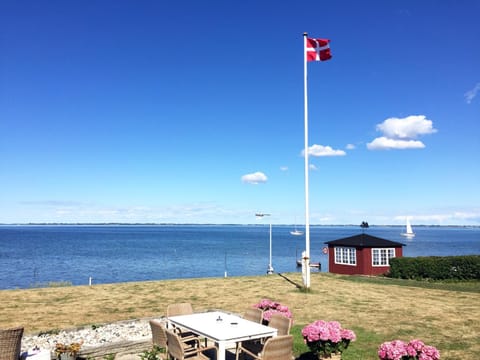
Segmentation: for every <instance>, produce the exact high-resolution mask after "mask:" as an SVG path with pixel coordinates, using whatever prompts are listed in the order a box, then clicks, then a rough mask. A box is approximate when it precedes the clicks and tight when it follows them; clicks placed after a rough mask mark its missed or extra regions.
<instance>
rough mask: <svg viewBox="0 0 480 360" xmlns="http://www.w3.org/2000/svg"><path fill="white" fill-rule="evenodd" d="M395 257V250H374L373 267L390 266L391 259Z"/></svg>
mask: <svg viewBox="0 0 480 360" xmlns="http://www.w3.org/2000/svg"><path fill="white" fill-rule="evenodd" d="M394 257H395V249H394V248H386V249H372V265H373V266H390V259H391V258H394Z"/></svg>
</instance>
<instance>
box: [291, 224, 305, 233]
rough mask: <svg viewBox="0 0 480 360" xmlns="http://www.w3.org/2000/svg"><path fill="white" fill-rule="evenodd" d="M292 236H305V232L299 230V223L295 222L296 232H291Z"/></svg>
mask: <svg viewBox="0 0 480 360" xmlns="http://www.w3.org/2000/svg"><path fill="white" fill-rule="evenodd" d="M290 234H291V235H294V236H300V235H303V231H302V230H298V229H297V222H296V221H295V230H292V231H290Z"/></svg>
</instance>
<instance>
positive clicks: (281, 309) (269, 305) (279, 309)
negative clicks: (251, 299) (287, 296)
mask: <svg viewBox="0 0 480 360" xmlns="http://www.w3.org/2000/svg"><path fill="white" fill-rule="evenodd" d="M253 307H256V308H259V309H262V310H263V321H264V323H265V324H268V322H269V321H270V319H271V317H272V315H273V314H275V313H279V314H282V315H283V316H285V317H287V318H289V319H291V318H292V313H291V311H290V309H289V308H288V306H285V305H282V304H280V303H279V302H276V301H273V300H269V299H263V300H261V301H260V302H259V303H257V304H254V305H253Z"/></svg>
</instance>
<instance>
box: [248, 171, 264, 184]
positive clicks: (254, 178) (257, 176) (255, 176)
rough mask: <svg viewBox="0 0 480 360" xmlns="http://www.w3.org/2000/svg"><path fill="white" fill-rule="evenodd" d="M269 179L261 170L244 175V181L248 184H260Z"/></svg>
mask: <svg viewBox="0 0 480 360" xmlns="http://www.w3.org/2000/svg"><path fill="white" fill-rule="evenodd" d="M267 180H268V178H267V176H266V175H265V174H264V173H262V172H260V171H257V172H254V173H252V174H246V175H243V176H242V182H244V183H247V184H255V185H256V184H260V183H266V182H267Z"/></svg>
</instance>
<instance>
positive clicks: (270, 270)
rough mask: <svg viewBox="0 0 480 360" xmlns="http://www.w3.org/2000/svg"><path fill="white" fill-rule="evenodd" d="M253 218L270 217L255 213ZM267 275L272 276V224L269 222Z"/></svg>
mask: <svg viewBox="0 0 480 360" xmlns="http://www.w3.org/2000/svg"><path fill="white" fill-rule="evenodd" d="M255 216H256V217H257V218H263V217H264V216H270V214H264V213H256V214H255ZM267 274H268V275H271V274H273V266H272V222H271V221H270V258H269V262H268V268H267Z"/></svg>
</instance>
